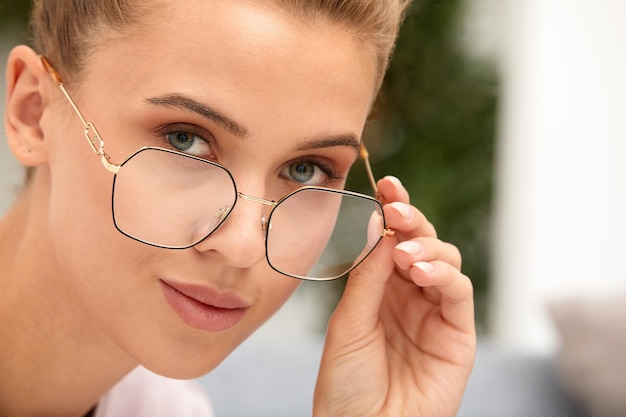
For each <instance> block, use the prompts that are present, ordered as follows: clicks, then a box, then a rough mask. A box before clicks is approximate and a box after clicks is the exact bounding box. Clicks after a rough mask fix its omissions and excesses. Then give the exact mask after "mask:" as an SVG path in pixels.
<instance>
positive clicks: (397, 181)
mask: <svg viewBox="0 0 626 417" xmlns="http://www.w3.org/2000/svg"><path fill="white" fill-rule="evenodd" d="M387 178H388V179H389V180H390V181H391V182H393V183H394V184H395V185H396V186H397V187H402V181H400V179H398V177H394V176H393V175H387Z"/></svg>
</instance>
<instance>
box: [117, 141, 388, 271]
mask: <svg viewBox="0 0 626 417" xmlns="http://www.w3.org/2000/svg"><path fill="white" fill-rule="evenodd" d="M236 200H237V191H236V187H235V183H234V180H233V178H232V176H231V175H230V173H229V172H228V171H227V170H226V169H224V168H223V167H221V166H219V165H216V164H213V163H212V162H210V161H206V160H203V159H199V158H195V157H192V156H188V155H184V154H180V153H177V152H173V151H169V150H166V149H160V148H144V149H141V150H139V151H137V152H136V153H135V154H134V155H132V156H131V157H130V158H128V159H127V160H126V161H125V162H124V163H123V164H122V165H121V168H120V170H119V172H118V173H117V174H116V176H115V180H114V183H113V220H114V222H115V226H116V227H117V229H118V230H119V231H120V232H122V233H123V234H125V235H127V236H129V237H131V238H133V239H135V240H138V241H140V242H143V243H147V244H150V245H154V246H158V247H163V248H170V249H183V248H189V247H192V246H194V245H195V244H197V243H198V242H200V241H202V240H203V239H205V238H206V237H207V236H209V235H210V234H211V233H212V232H213V231H215V229H217V228H218V227H219V226H220V225H221V224H222V223H223V222H224V221H225V220H226V217H228V215H229V214H230V211H231V210H232V208H233V207H234V205H235V203H236ZM267 228H268V230H267V241H266V249H267V252H266V255H267V261H268V262H269V264H270V266H271V267H272V268H273V269H275V270H277V271H278V272H281V273H283V274H287V275H290V276H294V277H297V278H302V279H312V280H329V279H334V278H339V277H341V276H343V275H344V274H346V273H347V272H349V271H350V270H351V269H352V268H353V267H354V266H356V265H358V264H359V263H360V262H361V261H362V260H363V259H364V258H365V257H366V256H367V255H368V254H369V253H370V252H371V250H372V249H373V248H374V247H375V246H376V244H377V243H378V242H379V241H380V239H381V237H382V236H383V233H384V218H383V214H382V206H381V204H380V203H379V202H378V201H377V200H376V199H374V198H371V197H368V196H365V195H362V194H353V193H348V192H343V191H339V190H325V189H316V188H302V189H300V190H297V191H296V192H294V193H293V194H291V195H290V196H289V197H287V198H285V199H283V200H282V201H281V202H280V203H279V204H278V205H276V207H275V208H274V210H273V211H272V213H271V215H270V217H269V219H268V223H267Z"/></svg>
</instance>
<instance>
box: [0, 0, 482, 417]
mask: <svg viewBox="0 0 626 417" xmlns="http://www.w3.org/2000/svg"><path fill="white" fill-rule="evenodd" d="M405 3H406V1H402V0H384V1H381V0H370V1H363V0H354V1H352V0H343V1H339V0H334V1H333V0H315V1H313V0H311V1H297V0H284V1H282V0H229V1H217V0H169V1H165V0H163V1H156V0H154V1H147V0H84V1H76V0H74V1H69V0H68V1H63V0H57V1H50V0H40V1H37V2H36V3H35V5H34V9H33V16H32V29H33V35H34V40H35V49H34V50H33V49H31V48H29V47H27V46H17V47H15V48H14V49H13V51H12V52H11V54H10V56H9V58H8V62H7V79H6V82H7V102H6V113H5V118H4V122H5V131H6V137H7V140H8V142H9V146H10V149H11V150H12V152H13V154H14V156H15V157H16V158H17V159H18V160H19V161H20V162H21V163H22V164H23V165H24V166H26V167H28V170H29V175H28V179H27V183H26V184H25V187H24V190H23V192H22V193H21V195H20V197H19V198H18V199H17V201H16V202H15V203H14V205H13V207H12V208H11V209H10V211H9V212H8V213H7V215H6V216H5V218H4V219H2V221H1V222H0V271H1V272H0V283H1V285H2V294H3V295H2V303H1V304H0V352H1V353H0V375H2V377H1V378H2V383H1V384H0V415H2V416H43V415H45V416H83V415H86V414H89V413H91V414H95V415H98V416H105V415H117V416H120V415H136V416H137V415H177V416H184V415H208V413H209V410H208V408H207V407H205V404H204V403H203V402H202V400H198V398H197V393H195V392H194V391H191V390H190V389H187V387H186V386H185V385H182V384H185V383H184V382H180V381H172V380H169V379H166V378H162V377H169V378H176V379H188V378H194V377H198V376H200V375H202V374H205V373H207V372H210V371H211V370H212V369H213V368H215V367H216V366H217V365H218V364H219V363H220V361H222V360H223V359H224V358H225V357H226V356H227V355H228V354H229V353H230V352H231V351H232V350H233V349H234V348H235V347H236V346H237V345H239V344H240V343H241V342H242V341H243V340H244V339H245V338H246V337H247V336H249V335H250V334H251V333H252V332H253V331H254V330H255V329H257V328H258V327H259V326H260V325H261V324H262V323H263V322H264V321H266V320H267V319H268V318H269V317H270V316H271V315H272V314H273V313H274V312H275V311H276V310H277V309H278V308H279V307H280V306H281V305H282V304H283V303H284V302H285V300H286V299H287V298H288V297H289V296H290V294H292V292H293V291H294V290H295V289H296V287H297V286H298V283H299V282H300V280H301V279H318V280H322V279H332V278H335V277H337V276H340V275H342V274H343V273H344V272H347V271H350V275H349V278H348V281H347V286H346V289H345V293H344V295H343V297H342V299H341V301H340V304H339V305H338V307H337V308H336V311H335V312H334V314H333V316H332V319H331V320H330V323H329V324H328V332H327V338H326V344H325V349H324V353H323V358H322V362H321V366H320V372H319V377H318V382H317V386H316V391H315V401H314V409H313V414H314V415H316V416H342V417H345V416H358V417H363V416H394V417H396V416H428V417H435V416H453V415H454V414H455V412H456V410H457V408H458V406H459V403H460V400H461V397H462V393H463V390H464V387H465V384H466V381H467V378H468V376H469V373H470V371H471V368H472V364H473V358H474V351H475V332H474V324H473V302H472V286H471V283H470V281H469V279H468V278H467V277H466V276H464V275H463V274H462V273H461V272H460V265H461V258H460V255H459V253H458V250H457V249H456V248H455V247H454V246H452V245H450V244H448V243H445V242H442V241H440V240H438V239H437V236H436V232H435V230H434V228H433V226H432V225H431V224H430V223H429V222H428V221H427V220H426V219H425V218H424V216H423V215H422V214H421V213H420V212H419V211H418V210H417V209H416V208H415V207H413V206H411V205H410V203H409V196H408V194H407V192H406V190H405V189H404V188H403V186H402V185H401V183H400V181H399V180H397V179H396V178H393V177H385V178H383V179H381V180H380V181H378V183H377V190H375V191H376V192H377V199H378V200H375V199H372V198H367V197H365V196H361V195H356V194H353V193H349V192H343V191H342V190H343V187H344V183H345V178H346V176H347V174H348V171H349V169H350V167H351V165H352V164H353V163H361V162H359V161H358V160H359V159H361V158H360V157H366V151H365V147H364V145H363V144H361V142H360V138H361V133H362V131H363V126H364V124H365V121H366V119H367V117H368V113H369V111H370V108H371V106H372V103H373V101H374V99H375V96H376V93H377V91H378V89H379V86H380V84H381V82H382V78H383V75H384V72H385V70H386V67H387V61H388V58H389V56H390V54H391V50H392V47H393V44H394V42H395V38H396V34H397V30H398V27H399V25H400V21H401V18H402V15H403V13H404V9H405V8H406V6H407V5H406V4H405ZM365 162H367V160H366V158H365ZM373 185H374V186H375V187H376V184H373ZM378 201H379V202H380V203H379V202H378ZM340 206H341V209H340ZM344 206H349V207H348V209H350V210H352V211H350V212H349V213H348V214H345V211H344ZM351 233H355V235H354V236H355V237H352V235H351ZM341 239H344V240H341ZM359 239H361V240H359ZM353 242H357V244H356V246H354V245H353ZM359 242H360V243H359ZM352 246H354V247H352ZM333 258H340V259H338V261H337V262H334V261H333V260H332V259H333ZM331 264H332V268H331V267H330V266H329V265H331ZM337 264H340V265H339V266H337ZM138 365H141V366H140V367H138ZM133 369H135V370H133ZM145 369H148V370H150V372H148V371H145ZM131 371H132V372H131ZM157 375H158V376H157ZM242 395H245V394H242ZM164 398H166V399H167V401H164ZM152 403H158V404H159V406H158V407H153V408H152V409H151V408H150V404H152ZM168 407H169V409H168ZM154 408H156V409H157V410H155V409H154ZM146 410H150V411H146ZM157 413H160V414H157ZM194 413H196V414H194ZM202 413H205V414H202Z"/></svg>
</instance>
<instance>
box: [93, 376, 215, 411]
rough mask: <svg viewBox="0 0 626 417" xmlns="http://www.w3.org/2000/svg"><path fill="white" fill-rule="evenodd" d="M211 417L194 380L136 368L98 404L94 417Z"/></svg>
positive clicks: (206, 402) (199, 388)
mask: <svg viewBox="0 0 626 417" xmlns="http://www.w3.org/2000/svg"><path fill="white" fill-rule="evenodd" d="M131 416H132V417H142V416H150V417H170V416H176V417H213V411H212V409H211V405H210V403H209V400H208V398H207V396H206V394H205V392H204V391H203V390H202V388H201V387H200V386H199V385H198V384H197V383H196V382H195V381H185V380H177V379H171V378H166V377H163V376H160V375H157V374H155V373H153V372H150V371H148V370H147V369H145V368H143V367H141V366H139V367H137V368H135V369H134V370H133V371H132V372H130V373H129V374H128V375H126V377H124V379H122V380H121V381H120V382H119V383H117V385H115V386H114V387H113V388H112V389H111V390H110V391H109V392H108V393H107V394H106V395H105V396H104V397H102V399H101V400H100V402H99V403H98V407H97V408H96V413H95V417H131Z"/></svg>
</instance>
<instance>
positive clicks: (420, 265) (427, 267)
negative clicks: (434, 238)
mask: <svg viewBox="0 0 626 417" xmlns="http://www.w3.org/2000/svg"><path fill="white" fill-rule="evenodd" d="M413 266H414V267H416V268H417V269H419V270H421V271H424V272H426V273H428V274H430V273H431V272H434V271H435V266H434V265H433V264H431V263H430V262H415V263H414V264H413Z"/></svg>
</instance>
